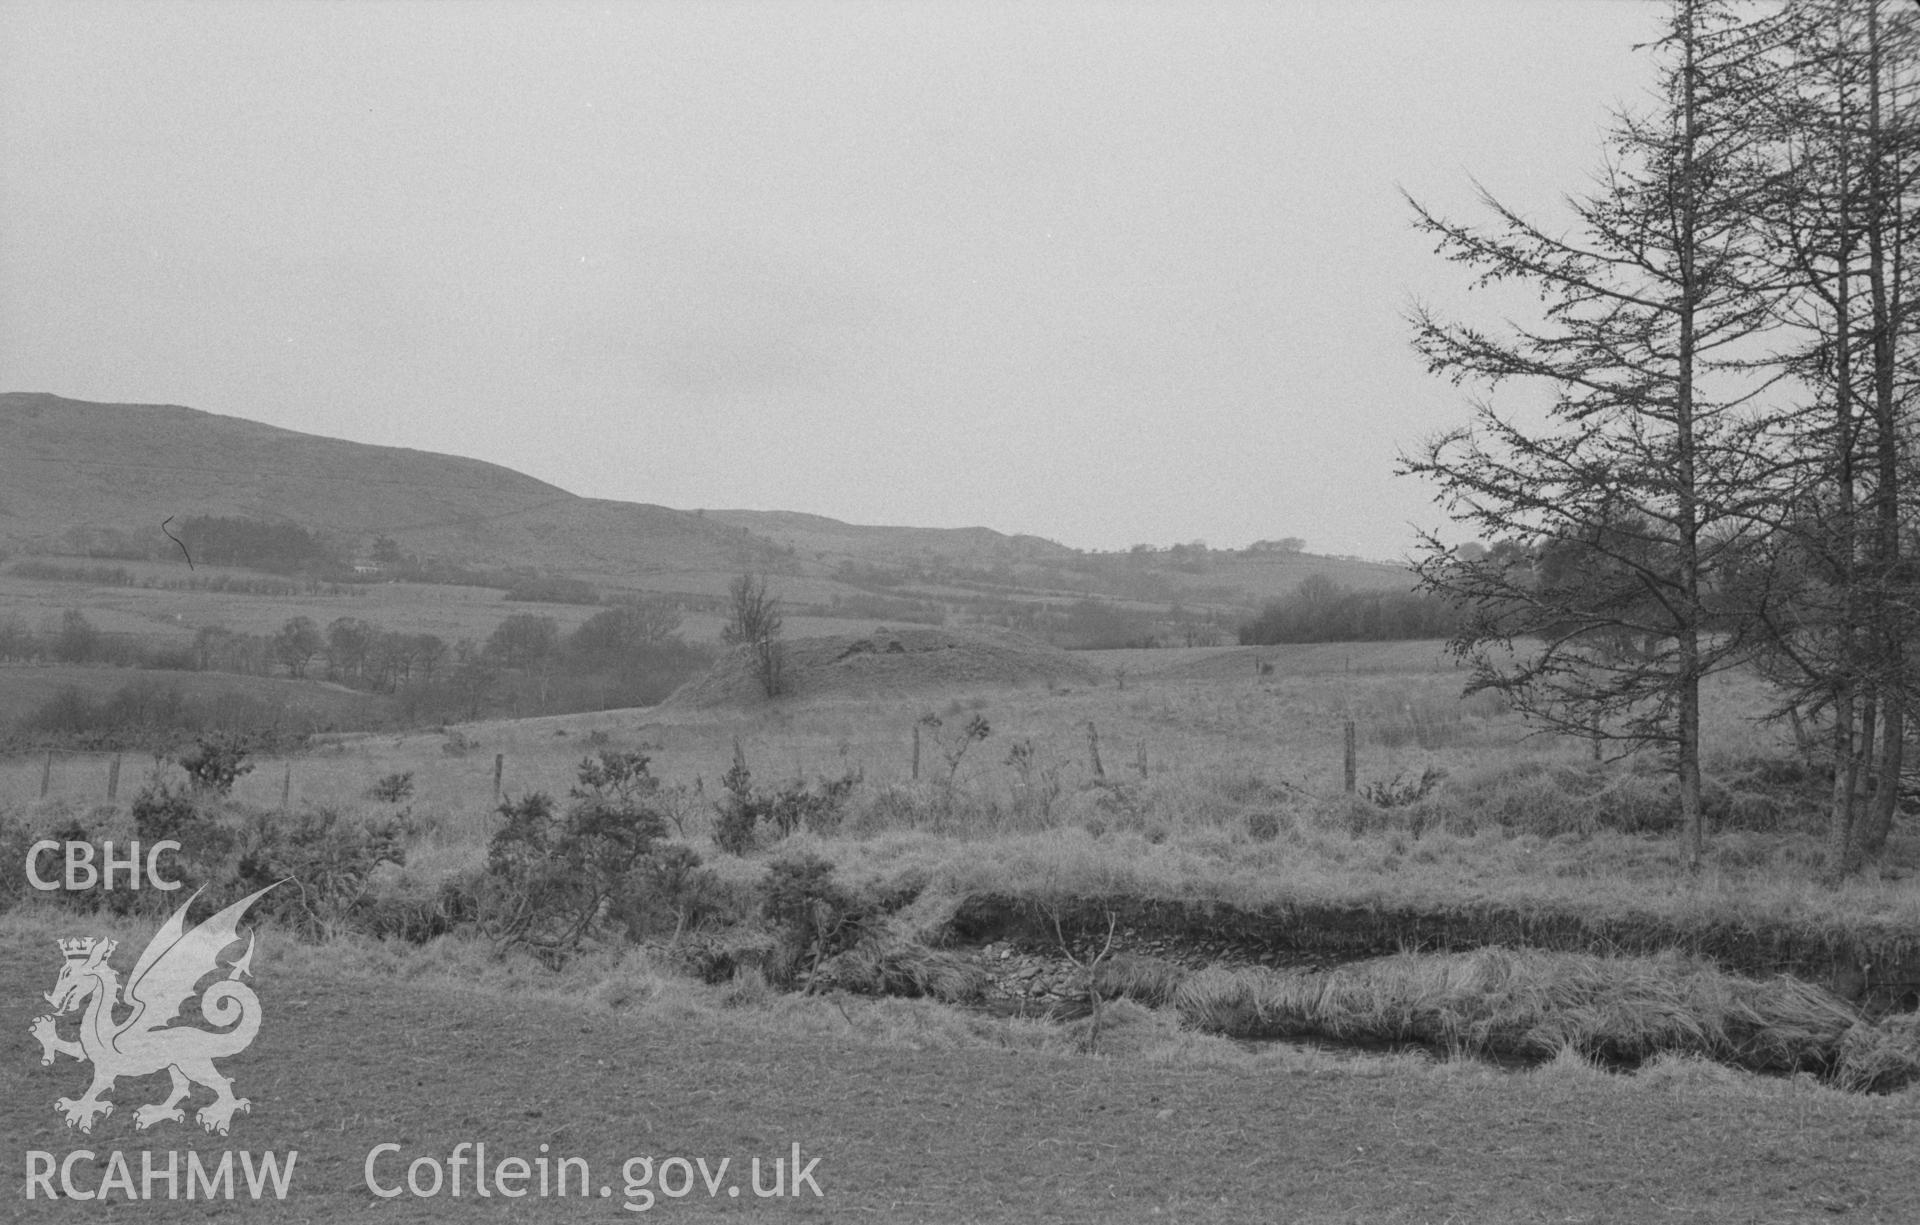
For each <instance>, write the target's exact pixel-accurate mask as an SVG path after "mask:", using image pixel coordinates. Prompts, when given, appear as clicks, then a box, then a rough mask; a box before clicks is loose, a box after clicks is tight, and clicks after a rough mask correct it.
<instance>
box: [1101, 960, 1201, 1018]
mask: <svg viewBox="0 0 1920 1225" xmlns="http://www.w3.org/2000/svg"><path fill="white" fill-rule="evenodd" d="M1189 973H1190V971H1189V970H1188V969H1187V968H1186V967H1185V966H1182V965H1177V964H1175V963H1174V962H1171V961H1168V960H1166V959H1165V958H1162V957H1154V956H1150V955H1148V954H1145V953H1115V954H1114V955H1113V956H1111V957H1108V958H1105V959H1104V960H1102V961H1101V962H1100V964H1099V967H1098V968H1097V969H1096V970H1095V971H1094V975H1093V989H1094V990H1095V991H1096V992H1098V993H1099V995H1100V996H1101V998H1103V999H1122V998H1125V999H1130V1000H1138V1001H1139V1002H1140V1003H1142V1004H1145V1005H1146V1006H1147V1007H1149V1008H1158V1007H1160V1006H1161V1005H1162V1004H1165V1003H1167V1002H1169V1001H1170V1000H1172V999H1173V993H1174V991H1175V990H1176V989H1178V987H1179V986H1180V984H1181V982H1182V981H1184V980H1185V979H1186V977H1187V975H1188V974H1189Z"/></svg>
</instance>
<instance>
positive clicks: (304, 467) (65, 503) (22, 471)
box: [0, 392, 1410, 620]
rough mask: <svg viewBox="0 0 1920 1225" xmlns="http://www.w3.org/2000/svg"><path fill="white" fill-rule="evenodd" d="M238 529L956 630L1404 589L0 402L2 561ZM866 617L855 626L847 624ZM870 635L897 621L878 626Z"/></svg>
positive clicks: (248, 430)
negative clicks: (642, 493) (657, 495)
mask: <svg viewBox="0 0 1920 1225" xmlns="http://www.w3.org/2000/svg"><path fill="white" fill-rule="evenodd" d="M170 516H171V517H174V518H176V519H179V520H186V519H190V518H194V517H196V516H209V517H237V518H252V519H260V520H268V521H273V522H278V523H292V524H296V525H298V526H300V527H303V528H306V529H308V530H312V531H317V532H320V533H321V534H322V535H323V536H324V537H325V538H326V540H327V541H328V542H329V543H330V544H331V545H332V546H333V547H334V548H335V549H336V550H337V551H339V552H341V553H343V554H344V555H347V556H356V555H363V554H364V553H366V551H367V550H368V549H369V548H370V546H371V544H372V542H373V539H374V537H375V536H376V535H385V536H388V537H391V538H392V539H393V540H394V541H395V542H396V543H397V544H398V545H399V546H400V548H401V549H402V550H403V551H404V552H407V553H412V554H415V555H417V556H420V557H436V558H441V559H444V560H447V561H451V562H456V563H460V564H463V565H467V566H477V567H484V568H487V569H491V570H503V569H508V568H513V567H531V568H536V569H539V570H541V571H544V572H547V573H550V574H556V575H571V576H575V577H579V578H582V579H585V580H587V581H589V582H592V583H594V584H596V585H598V586H599V587H601V588H603V589H605V590H610V591H613V590H625V591H632V592H659V593H677V594H685V595H696V596H705V597H714V596H719V595H721V594H722V593H724V591H725V590H726V584H727V582H728V580H729V578H730V577H731V576H733V575H736V574H739V573H740V572H742V571H743V570H748V569H753V570H764V571H768V572H771V573H773V574H775V575H777V576H778V577H779V580H780V584H781V587H782V595H783V596H784V597H785V598H787V599H788V600H789V601H790V603H791V604H793V605H804V606H811V607H812V608H813V609H815V610H817V611H820V612H822V613H827V612H830V611H831V609H832V605H833V601H834V598H835V597H836V596H837V597H839V598H840V599H841V600H843V601H855V602H858V601H859V600H861V599H862V598H867V599H868V600H869V603H870V602H871V597H873V596H875V595H879V596H882V597H884V598H890V599H902V600H909V601H931V602H932V603H934V604H935V605H938V606H942V607H945V608H947V609H949V610H950V611H951V614H952V616H953V617H955V618H958V619H960V620H967V619H972V618H974V617H978V616H985V615H988V614H989V612H990V610H989V609H987V608H986V607H984V606H983V601H984V602H985V603H986V604H991V602H992V601H993V600H996V599H1001V600H1014V601H1022V602H1026V603H1029V604H1031V603H1035V602H1040V603H1055V602H1063V601H1071V600H1077V599H1081V598H1086V597H1089V596H1091V597H1096V598H1101V599H1109V600H1121V601H1130V602H1132V603H1133V604H1134V605H1135V606H1136V607H1137V608H1138V609H1140V610H1141V611H1144V612H1147V613H1152V612H1153V611H1154V610H1156V609H1157V610H1161V611H1165V610H1166V609H1167V608H1168V607H1169V606H1170V605H1171V604H1173V603H1175V602H1178V603H1180V604H1182V605H1183V606H1184V607H1185V608H1187V609H1188V610H1190V611H1191V610H1199V609H1206V610H1212V611H1214V612H1217V613H1219V614H1220V615H1222V616H1228V617H1234V616H1239V615H1241V614H1242V613H1250V612H1251V611H1252V610H1253V609H1254V608H1256V607H1257V606H1258V605H1259V604H1260V603H1261V602H1262V601H1264V600H1266V599H1270V598H1273V597H1275V596H1279V595H1284V594H1286V593H1288V592H1291V591H1292V590H1293V589H1294V588H1295V587H1296V586H1298V584H1299V583H1300V582H1301V580H1302V579H1305V578H1307V577H1309V576H1312V575H1323V576H1325V577H1327V578H1331V579H1332V580H1334V581H1335V582H1337V583H1340V584H1342V585H1344V586H1348V587H1353V588H1358V589H1380V588H1402V589H1404V588H1405V587H1407V586H1408V585H1409V584H1410V578H1409V576H1408V574H1407V572H1406V571H1405V570H1404V569H1402V568H1401V567H1398V566H1394V565H1384V564H1378V563H1370V562H1363V561H1358V560H1355V559H1349V558H1328V557H1316V556H1314V555H1311V554H1307V553H1260V554H1253V553H1236V552H1233V551H1221V550H1214V551H1206V550H1202V551H1200V552H1199V553H1197V554H1195V553H1190V552H1185V551H1183V550H1182V548H1181V547H1178V546H1176V547H1175V548H1173V549H1170V550H1164V551H1159V550H1148V551H1145V552H1139V553H1131V554H1124V555H1122V554H1098V553H1085V552H1081V551H1079V550H1075V549H1071V548H1068V547H1066V546H1064V545H1060V544H1056V543H1054V542H1052V541H1049V540H1044V539H1041V538H1039V537H1037V536H1029V535H1006V534H1004V533H1001V532H996V531H992V530H990V529H987V528H979V527H975V528H955V529H947V528H916V527H880V526H865V525H858V524H848V523H841V522H839V521H837V520H833V519H828V518H825V517H823V516H820V515H812V514H804V513H800V512H797V511H739V510H734V511H724V510H720V511H703V512H687V511H679V510H672V509H669V508H667V507H662V506H651V505H645V504H639V503H631V502H614V501H607V500H602V499H593V498H582V497H577V496H575V495H574V494H571V493H568V492H567V491H566V490H564V489H560V488H558V487H556V486H553V485H549V484H547V483H546V482H544V481H539V480H535V479H534V478H532V477H529V476H526V475H524V474H522V473H519V472H515V471H513V470H511V469H508V468H503V467H501V466H499V465H497V464H489V463H483V462H481V461H479V460H473V459H464V458H461V457H458V456H452V455H441V454H435V453H432V452H427V451H416V450H410V449H405V448H399V447H377V446H369V445H365V444H362V443H355V442H347V441H343V440H340V439H333V438H322V437H319V436H316V435H312V434H303V433H299V432H296V431H293V430H285V429H280V428H278V427H275V426H269V425H263V424H260V423H258V422H254V421H247V420H243V419H241V418H237V417H225V416H219V415H216V414H213V413H206V412H200V411H197V410H194V409H191V408H183V407H179V406H177V405H152V404H95V403H88V402H84V401H78V400H68V399H63V398H61V397H59V396H54V395H47V394H40V393H22V392H13V393H6V394H0V550H11V551H15V552H33V553H52V554H73V555H81V556H87V555H94V556H109V555H113V556H126V555H127V554H128V553H129V552H131V553H133V554H135V555H142V554H143V555H144V556H146V557H148V558H151V559H155V560H159V559H165V560H168V561H173V560H176V556H175V552H174V546H173V544H172V542H171V541H169V540H168V539H167V538H166V536H165V535H163V534H162V532H161V531H160V524H161V523H162V522H163V521H165V520H166V519H167V518H168V517H170ZM866 615H867V614H865V613H859V614H856V619H862V618H864V617H865V616H866ZM872 615H873V616H874V617H875V618H876V619H880V620H886V619H889V617H891V618H892V619H900V618H899V614H898V612H897V611H895V612H891V613H890V612H889V611H888V610H887V609H886V608H884V607H878V608H876V609H875V610H874V611H873V613H872Z"/></svg>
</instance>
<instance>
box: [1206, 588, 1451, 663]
mask: <svg viewBox="0 0 1920 1225" xmlns="http://www.w3.org/2000/svg"><path fill="white" fill-rule="evenodd" d="M1463 621H1464V618H1463V617H1462V615H1461V613H1460V609H1459V606H1458V605H1456V604H1455V603H1453V602H1452V601H1450V600H1446V599H1442V598H1439V597H1436V596H1432V595H1428V594H1426V593H1423V592H1418V591H1354V590H1352V589H1350V588H1347V587H1343V586H1341V585H1340V584H1339V583H1336V582H1334V581H1333V580H1332V579H1330V578H1328V577H1326V576H1325V575H1322V574H1315V575H1311V576H1309V577H1307V578H1304V579H1302V580H1300V585H1299V586H1298V587H1297V588H1295V589H1294V592H1293V594H1292V595H1290V596H1288V597H1286V598H1285V599H1280V600H1272V601H1269V602H1268V603H1267V605H1266V606H1265V607H1264V608H1262V609H1261V610H1260V615H1259V616H1257V617H1255V618H1254V619H1253V620H1251V621H1249V622H1247V623H1246V624H1244V625H1242V626H1241V627H1240V642H1241V644H1242V645H1243V646H1272V645H1273V644H1275V643H1280V642H1399V641H1404V640H1408V639H1417V638H1449V637H1452V636H1453V635H1454V634H1455V633H1457V632H1458V631H1459V629H1460V626H1461V624H1462V623H1463Z"/></svg>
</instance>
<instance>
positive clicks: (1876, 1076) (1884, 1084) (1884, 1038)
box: [1834, 1013, 1920, 1093]
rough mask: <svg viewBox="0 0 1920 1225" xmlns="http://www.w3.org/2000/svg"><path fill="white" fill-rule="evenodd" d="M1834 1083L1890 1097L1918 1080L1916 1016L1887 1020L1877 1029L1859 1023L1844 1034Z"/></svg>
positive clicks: (1919, 1015)
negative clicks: (1886, 1094)
mask: <svg viewBox="0 0 1920 1225" xmlns="http://www.w3.org/2000/svg"><path fill="white" fill-rule="evenodd" d="M1834 1079H1835V1080H1836V1081H1837V1082H1838V1083H1839V1084H1840V1085H1841V1087H1843V1088H1847V1089H1852V1090H1855V1091H1858V1092H1863V1093H1891V1092H1893V1091H1894V1090H1896V1089H1902V1088H1905V1087H1906V1086H1907V1085H1910V1084H1912V1083H1913V1082H1914V1081H1916V1080H1920V1013H1903V1014H1900V1015H1898V1016H1891V1017H1888V1018H1887V1019H1886V1020H1884V1021H1882V1022H1881V1023H1880V1024H1879V1025H1868V1024H1866V1023H1865V1022H1862V1023H1860V1024H1858V1025H1856V1026H1854V1027H1853V1028H1852V1029H1850V1030H1848V1031H1847V1034H1846V1037H1845V1038H1844V1039H1843V1040H1842V1041H1841V1043H1840V1069H1839V1072H1838V1073H1837V1074H1836V1075H1835V1078H1834Z"/></svg>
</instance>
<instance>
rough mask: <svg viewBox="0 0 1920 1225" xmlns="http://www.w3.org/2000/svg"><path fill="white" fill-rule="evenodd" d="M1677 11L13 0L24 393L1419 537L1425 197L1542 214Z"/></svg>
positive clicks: (950, 508)
mask: <svg viewBox="0 0 1920 1225" xmlns="http://www.w3.org/2000/svg"><path fill="white" fill-rule="evenodd" d="M1660 16H1661V7H1660V6H1659V5H1657V4H1653V3H1644V2H1641V0H1551V2H1548V0H1331V2H1328V3H1304V2H1289V0H1274V2H1270V3H1262V4H1255V3H1208V2H1205V0H1178V2H1172V0H1170V2H1168V3H1155V4H1118V3H1102V4H1052V3H1044V2H1041V0H1020V2H1018V3H1011V4H987V3H909V2H906V0H896V2H891V3H885V4H872V5H868V4H850V3H848V4H842V3H780V4H774V3H744V2H728V3H720V2H712V3H648V4H643V3H614V4H564V3H552V2H547V0H542V2H538V3H536V2H533V0H504V2H494V3H483V2H459V3H430V2H426V0H358V2H349V3H331V4H286V3H271V2H260V0H255V2H252V3H246V4H239V3H199V4H195V3H149V4H137V5H136V4H113V3H105V4H84V5H82V4H72V3H67V2H65V0H61V2H58V3H53V4H46V5H41V4H23V3H17V2H13V0H0V390H11V391H49V392H54V393H57V394H60V395H65V396H71V397H75V398H80V399H91V400H113V401H136V402H162V403H174V404H184V405H188V406H190V407H194V408H200V409H205V410H208V411H211V412H218V413H227V414H232V415H235V416H241V417H249V418H252V419H255V420H258V421H264V422H269V423H271V424H274V425H281V426H286V427H289V428H293V429H300V430H306V431H310V432H313V433H319V434H327V435H332V436H336V437H341V438H348V439H353V440H356V441H360V442H370V443H383V444H389V445H397V446H409V447H419V448H423V449H427V450H434V451H447V452H453V453H456V454H461V455H469V456H474V457H476V458H480V459H485V460H491V461H494V462H497V463H501V464H506V465H509V466H511V467H514V468H517V469H520V470H521V471H524V472H527V473H530V474H532V475H534V476H537V477H540V478H542V479H544V480H547V481H551V482H553V483H555V484H557V485H560V486H562V487H564V488H566V489H569V490H572V491H574V492H576V493H580V494H586V495H590V496H596V497H606V498H620V499H625V500H630V501H644V502H657V503H662V504H665V505H668V506H674V507H680V508H683V509H694V508H698V507H751V508H760V509H782V510H803V511H812V512H815V513H819V514H825V515H831V516H833V517H835V518H839V519H845V520H849V521H852V522H859V523H895V524H913V525H920V526H938V527H958V526H969V525H975V524H981V525H985V526H989V527H994V528H998V529H1000V530H1003V531H1009V532H1029V533H1034V534H1037V535H1041V536H1048V537H1051V538H1053V539H1056V540H1059V541H1061V542H1063V543H1066V544H1070V545H1075V546H1080V547H1088V548H1124V547H1126V546H1128V545H1131V544H1133V543H1136V542H1149V543H1153V544H1157V545H1166V544H1171V543H1174V542H1176V541H1189V540H1194V539H1204V540H1206V541H1207V542H1208V543H1210V544H1212V545H1214V546H1216V547H1225V546H1239V545H1244V544H1246V543H1248V542H1251V541H1253V540H1256V539H1262V538H1275V537H1280V536H1299V537H1303V538H1305V539H1306V540H1307V542H1308V546H1309V547H1310V548H1312V549H1313V550H1314V551H1316V552H1327V553H1352V554H1358V555H1361V556H1366V557H1374V558H1394V557H1398V556H1401V555H1403V554H1404V553H1405V552H1406V551H1407V550H1408V548H1410V546H1411V544H1412V538H1413V533H1412V530H1411V529H1410V528H1409V526H1408V524H1409V523H1417V524H1421V525H1427V524H1432V523H1437V522H1439V519H1438V511H1437V510H1436V509H1434V508H1433V506H1432V505H1431V501H1430V496H1429V490H1428V489H1426V488H1425V487H1423V486H1421V485H1420V484H1418V483H1417V482H1414V481H1412V480H1410V479H1407V478H1396V477H1394V476H1393V475H1392V467H1393V459H1394V455H1395V453H1396V451H1397V449H1399V448H1402V447H1406V446H1409V445H1411V444H1412V443H1415V442H1417V441H1418V440H1419V439H1420V438H1421V437H1422V436H1424V435H1426V434H1428V433H1431V432H1433V431H1435V430H1437V429H1440V428H1443V427H1445V426H1447V425H1449V424H1454V423H1457V422H1460V421H1462V420H1464V418H1465V414H1466V408H1465V405H1464V403H1463V402H1462V400H1461V398H1460V396H1459V394H1458V393H1456V392H1454V391H1452V390H1451V389H1449V388H1448V387H1447V386H1445V385H1444V384H1442V383H1440V382H1437V381H1435V380H1432V379H1430V378H1428V377H1427V376H1426V375H1425V374H1424V373H1423V372H1422V371H1421V369H1420V366H1419V363H1418V362H1417V361H1416V360H1415V358H1414V357H1413V355H1412V353H1411V350H1410V349H1409V347H1408V344H1407V329H1406V326H1405V324H1404V323H1403V321H1402V314H1403V312H1404V310H1405V308H1406V305H1407V303H1408V301H1409V299H1410V297H1412V296H1416V295H1417V296H1420V297H1424V298H1426V299H1429V300H1433V301H1436V302H1439V303H1441V304H1445V305H1447V306H1449V307H1450V308H1452V307H1454V306H1455V305H1456V304H1457V306H1458V309H1459V311H1463V312H1466V313H1469V314H1471V313H1473V312H1474V311H1476V309H1477V308H1478V307H1479V305H1480V304H1479V303H1478V302H1477V301H1476V300H1475V299H1474V298H1472V297H1464V298H1463V297H1462V296H1461V294H1460V293H1459V289H1460V287H1461V284H1462V278H1461V276H1460V270H1459V269H1457V268H1453V267H1450V266H1448V265H1446V264H1444V263H1442V262H1441V261H1439V260H1438V259H1436V258H1435V257H1434V256H1433V255H1432V254H1431V252H1430V249H1429V245H1428V244H1427V243H1426V242H1425V241H1424V240H1422V239H1421V238H1420V237H1419V236H1417V235H1415V234H1414V233H1413V232H1412V231H1411V230H1410V228H1409V226H1408V214H1407V210H1406V208H1405V205H1404V203H1403V201H1402V200H1401V199H1400V196H1399V194H1398V193H1399V189H1400V188H1401V187H1405V188H1406V189H1407V190H1408V191H1410V192H1412V193H1413V194H1415V195H1416V196H1418V197H1420V198H1421V199H1423V200H1426V201H1430V202H1433V203H1436V204H1439V205H1441V206H1443V207H1444V208H1446V209H1447V210H1448V211H1451V212H1454V213H1456V214H1458V215H1462V216H1471V215H1473V210H1472V207H1471V206H1472V188H1471V184H1470V182H1469V180H1470V178H1471V177H1477V178H1479V179H1480V180H1481V181H1482V182H1484V183H1485V184H1486V185H1487V186H1488V187H1489V188H1490V189H1492V190H1493V191H1494V192H1495V193H1496V194H1498V195H1500V196H1502V197H1503V198H1510V199H1512V200H1513V201H1515V202H1518V203H1520V204H1522V205H1524V206H1527V207H1529V208H1532V209H1534V210H1536V211H1540V212H1543V213H1544V212H1545V211H1546V210H1550V209H1551V207H1552V205H1553V204H1554V202H1555V200H1556V198H1557V196H1558V195H1559V194H1560V193H1562V192H1565V191H1577V190H1580V189H1581V188H1583V186H1584V185H1585V184H1586V183H1587V182H1588V175H1589V174H1590V172H1591V171H1592V169H1593V168H1594V167H1595V166H1596V164H1597V161H1598V155H1599V141H1600V138H1601V135H1602V130H1603V127H1604V125H1605V124H1606V122H1607V119H1608V113H1609V111H1610V110H1611V109H1613V108H1615V107H1617V106H1620V105H1622V104H1636V103H1638V102H1639V101H1640V100H1641V99H1642V97H1643V91H1644V89H1645V87H1646V81H1647V79H1648V72H1647V67H1646V61H1645V57H1644V56H1643V55H1641V54H1637V53H1635V52H1634V51H1633V50H1632V48H1633V45H1634V44H1635V43H1637V42H1643V41H1645V40H1646V39H1647V38H1649V37H1651V36H1652V35H1653V34H1654V32H1655V30H1656V28H1657V26H1658V23H1659V20H1660Z"/></svg>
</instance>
